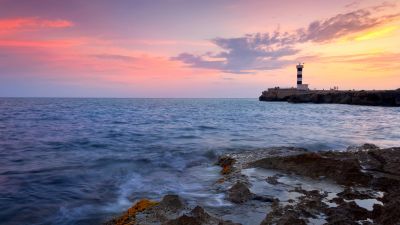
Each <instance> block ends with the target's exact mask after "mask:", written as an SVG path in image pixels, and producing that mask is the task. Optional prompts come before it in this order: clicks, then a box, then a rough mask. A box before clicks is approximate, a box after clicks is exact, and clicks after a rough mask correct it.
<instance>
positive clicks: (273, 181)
mask: <svg viewBox="0 0 400 225" xmlns="http://www.w3.org/2000/svg"><path fill="white" fill-rule="evenodd" d="M280 177H282V175H280V174H275V175H274V176H271V177H267V179H265V180H266V181H267V182H268V183H269V184H272V185H277V184H279V181H278V179H279V178H280Z"/></svg>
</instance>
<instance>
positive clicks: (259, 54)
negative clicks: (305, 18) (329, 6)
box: [172, 2, 400, 74]
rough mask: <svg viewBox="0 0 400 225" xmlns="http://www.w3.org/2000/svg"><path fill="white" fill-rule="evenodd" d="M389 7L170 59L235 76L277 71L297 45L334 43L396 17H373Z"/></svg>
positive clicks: (231, 40) (241, 39)
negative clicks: (216, 50)
mask: <svg viewBox="0 0 400 225" xmlns="http://www.w3.org/2000/svg"><path fill="white" fill-rule="evenodd" d="M390 7H393V4H389V3H386V2H384V3H382V4H381V5H377V6H374V7H370V8H367V9H359V10H355V11H352V12H348V13H343V14H337V15H335V16H333V17H331V18H328V19H325V20H318V21H314V22H312V23H310V24H309V26H308V27H307V28H301V29H298V30H296V31H294V32H279V31H275V32H272V33H257V34H247V35H245V36H243V37H237V38H215V39H213V40H211V42H212V43H214V44H215V45H217V46H218V47H220V48H221V49H222V51H221V52H217V53H206V54H203V55H193V54H190V53H182V54H180V55H178V56H177V57H173V58H172V60H179V61H182V62H184V63H185V64H188V65H189V66H191V67H196V68H205V69H216V70H220V71H223V72H229V73H237V74H243V73H253V72H255V71H257V70H273V69H279V68H283V67H285V66H287V65H289V64H292V63H294V62H295V61H297V60H288V59H285V57H289V58H294V57H295V56H296V54H297V53H299V51H300V50H299V49H298V48H296V44H299V43H305V42H317V43H321V42H329V41H333V40H335V39H338V38H340V37H343V36H346V35H349V34H352V33H356V32H360V31H364V30H367V29H370V28H373V27H376V26H379V25H382V24H384V23H387V22H388V21H391V20H393V19H395V18H398V17H399V16H400V13H399V14H391V15H383V16H374V14H373V12H376V11H382V10H384V9H387V8H390ZM290 56H291V57H290ZM298 59H300V58H298Z"/></svg>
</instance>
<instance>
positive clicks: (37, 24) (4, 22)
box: [0, 17, 74, 31]
mask: <svg viewBox="0 0 400 225" xmlns="http://www.w3.org/2000/svg"><path fill="white" fill-rule="evenodd" d="M72 26H74V24H73V23H72V22H71V21H68V20H62V19H55V20H47V19H40V18H38V17H23V18H12V19H1V20H0V30H2V31H4V30H8V31H15V30H32V29H34V30H36V29H43V28H68V27H72Z"/></svg>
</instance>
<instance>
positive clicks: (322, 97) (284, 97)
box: [259, 63, 400, 107]
mask: <svg viewBox="0 0 400 225" xmlns="http://www.w3.org/2000/svg"><path fill="white" fill-rule="evenodd" d="M296 68H297V88H279V87H274V88H268V90H266V91H263V92H262V94H261V96H260V97H259V100H260V101H286V102H290V103H327V104H328V103H330V104H350V105H369V106H392V107H395V106H397V107H400V88H399V89H397V90H368V91H365V90H362V91H355V90H339V89H338V88H337V87H334V88H333V89H331V90H310V89H309V88H308V84H303V68H304V64H300V63H299V64H298V65H296Z"/></svg>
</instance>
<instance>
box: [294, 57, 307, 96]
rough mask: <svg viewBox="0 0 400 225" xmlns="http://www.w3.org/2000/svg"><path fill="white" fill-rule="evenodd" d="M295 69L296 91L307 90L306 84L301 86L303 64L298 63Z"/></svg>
mask: <svg viewBox="0 0 400 225" xmlns="http://www.w3.org/2000/svg"><path fill="white" fill-rule="evenodd" d="M296 68H297V89H298V90H308V84H303V68H304V63H299V64H298V65H296Z"/></svg>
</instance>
